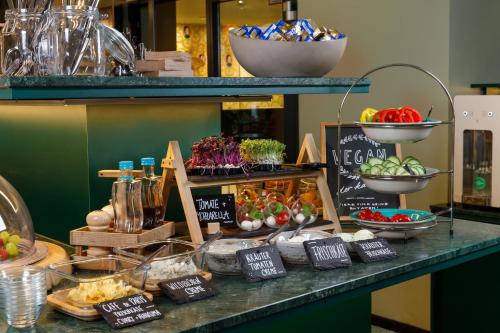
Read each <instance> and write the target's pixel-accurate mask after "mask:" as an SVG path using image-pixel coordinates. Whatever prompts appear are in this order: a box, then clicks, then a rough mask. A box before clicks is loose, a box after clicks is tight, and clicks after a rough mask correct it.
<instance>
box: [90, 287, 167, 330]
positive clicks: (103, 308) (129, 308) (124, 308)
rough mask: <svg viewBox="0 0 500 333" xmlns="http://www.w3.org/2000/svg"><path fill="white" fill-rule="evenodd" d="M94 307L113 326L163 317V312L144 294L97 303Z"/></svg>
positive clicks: (126, 325)
mask: <svg viewBox="0 0 500 333" xmlns="http://www.w3.org/2000/svg"><path fill="white" fill-rule="evenodd" d="M94 309H96V310H97V312H99V314H101V315H102V317H103V318H104V320H106V322H107V323H108V324H109V326H111V327H112V328H123V327H128V326H134V325H137V324H140V323H144V322H147V321H153V320H157V319H161V318H163V314H162V313H161V312H160V311H159V310H158V309H157V308H156V307H155V305H154V304H153V302H151V301H150V300H149V299H147V298H146V296H144V295H143V294H137V295H132V296H127V297H123V298H119V299H115V300H112V301H108V302H102V303H99V304H95V305H94Z"/></svg>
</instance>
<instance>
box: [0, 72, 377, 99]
mask: <svg viewBox="0 0 500 333" xmlns="http://www.w3.org/2000/svg"><path fill="white" fill-rule="evenodd" d="M355 81H356V78H327V77H323V78H221V77H207V78H193V77H190V78H171V77H168V78H151V77H91V76H89V77H71V76H62V77H3V78H0V100H47V99H89V98H129V97H137V98H141V97H143V98H151V97H157V98H159V97H201V96H241V95H271V94H284V95H287V94H288V95H290V94H344V93H346V91H347V89H348V87H350V86H351V85H352V84H353V83H354V82H355ZM369 84H370V83H369V81H368V80H367V79H363V80H361V81H360V82H359V83H358V84H357V85H356V86H355V87H353V89H352V91H351V92H352V93H368V91H369Z"/></svg>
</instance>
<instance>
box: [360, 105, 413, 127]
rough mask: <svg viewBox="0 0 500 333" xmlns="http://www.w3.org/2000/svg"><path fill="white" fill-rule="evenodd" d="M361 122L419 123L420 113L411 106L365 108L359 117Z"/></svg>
mask: <svg viewBox="0 0 500 333" xmlns="http://www.w3.org/2000/svg"><path fill="white" fill-rule="evenodd" d="M359 120H360V121H361V122H373V123H421V122H422V115H421V114H420V113H419V112H418V111H417V110H416V109H415V108H413V107H411V106H408V105H406V106H403V107H399V108H387V109H382V110H379V111H378V110H376V109H373V108H366V109H364V110H363V112H361V116H360V117H359Z"/></svg>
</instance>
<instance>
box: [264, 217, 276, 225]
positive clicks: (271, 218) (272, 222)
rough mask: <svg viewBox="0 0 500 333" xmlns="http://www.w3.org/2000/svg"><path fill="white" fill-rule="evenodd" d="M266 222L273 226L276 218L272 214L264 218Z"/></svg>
mask: <svg viewBox="0 0 500 333" xmlns="http://www.w3.org/2000/svg"><path fill="white" fill-rule="evenodd" d="M266 224H267V226H268V227H274V226H275V225H276V218H275V217H274V216H272V215H271V216H268V217H267V218H266Z"/></svg>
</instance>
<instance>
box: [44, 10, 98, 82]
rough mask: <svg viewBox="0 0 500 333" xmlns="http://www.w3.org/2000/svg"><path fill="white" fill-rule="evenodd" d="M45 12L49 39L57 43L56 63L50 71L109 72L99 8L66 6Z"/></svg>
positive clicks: (55, 48) (64, 73)
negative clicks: (100, 25)
mask: <svg viewBox="0 0 500 333" xmlns="http://www.w3.org/2000/svg"><path fill="white" fill-rule="evenodd" d="M45 15H47V16H48V20H49V23H48V29H47V31H46V34H47V35H46V37H45V39H46V40H48V41H51V43H53V45H54V47H53V48H52V49H51V52H52V55H53V61H54V64H53V66H49V74H52V75H92V76H103V75H105V73H106V57H105V53H104V47H103V39H102V36H101V29H99V12H98V11H97V10H95V9H90V7H77V6H66V7H64V8H62V9H54V10H51V11H48V12H47V13H46V14H45ZM42 39H43V37H42Z"/></svg>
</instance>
